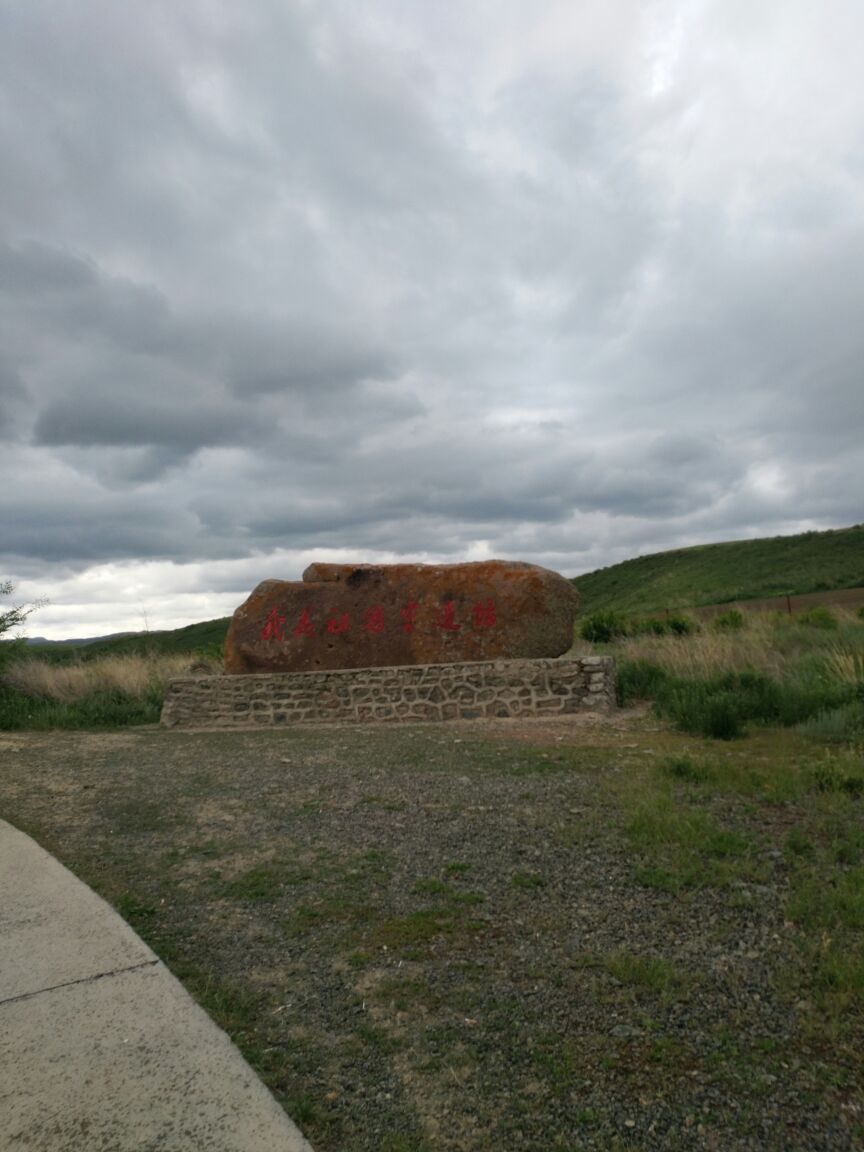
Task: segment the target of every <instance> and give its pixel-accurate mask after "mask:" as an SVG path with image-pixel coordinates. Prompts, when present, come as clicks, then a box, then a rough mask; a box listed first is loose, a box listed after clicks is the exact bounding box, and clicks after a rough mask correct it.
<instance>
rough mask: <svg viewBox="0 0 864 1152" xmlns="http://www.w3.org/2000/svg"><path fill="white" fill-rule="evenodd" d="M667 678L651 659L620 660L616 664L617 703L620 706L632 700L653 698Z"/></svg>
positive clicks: (666, 674)
mask: <svg viewBox="0 0 864 1152" xmlns="http://www.w3.org/2000/svg"><path fill="white" fill-rule="evenodd" d="M667 679H668V673H666V672H664V671H663V669H662V668H661V667H660V665H659V664H655V663H653V662H652V661H651V660H622V661H621V662H620V664H619V665H618V703H619V705H621V707H624V706H625V705H627V704H630V703H632V702H633V701H634V700H653V698H654V697H655V696H656V695H657V692H658V690H659V688H660V686H661V685H662V684H663V683H664V682H665V681H666V680H667Z"/></svg>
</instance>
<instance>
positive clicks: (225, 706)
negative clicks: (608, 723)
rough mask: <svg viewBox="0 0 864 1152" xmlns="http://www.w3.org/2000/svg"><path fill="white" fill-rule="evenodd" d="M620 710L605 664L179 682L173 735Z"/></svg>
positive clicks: (489, 664) (491, 665)
mask: <svg viewBox="0 0 864 1152" xmlns="http://www.w3.org/2000/svg"><path fill="white" fill-rule="evenodd" d="M614 706H615V664H614V661H613V660H612V659H611V658H609V657H608V656H588V657H583V658H582V659H578V660H573V659H567V658H566V657H565V658H562V659H559V660H493V661H482V662H477V663H470V664H420V665H409V666H406V667H399V668H347V669H340V670H339V671H331V672H289V673H275V674H268V675H258V674H255V675H244V676H187V677H184V678H182V679H179V680H172V681H171V682H170V683H169V685H168V688H167V691H166V694H165V704H164V707H163V709H162V724H163V725H165V726H166V727H169V728H257V727H262V728H263V727H272V726H279V725H288V724H326V723H346V722H348V723H351V722H354V723H368V722H370V721H371V722H378V721H382V720H386V721H391V720H397V721H409V722H410V721H421V720H474V719H481V718H488V717H499V716H503V717H507V716H547V715H548V716H557V715H564V714H565V713H575V712H583V711H588V710H591V711H597V710H604V709H610V708H614Z"/></svg>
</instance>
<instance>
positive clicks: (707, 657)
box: [579, 606, 864, 741]
mask: <svg viewBox="0 0 864 1152" xmlns="http://www.w3.org/2000/svg"><path fill="white" fill-rule="evenodd" d="M579 633H580V642H581V643H582V645H584V646H585V647H586V648H588V649H590V650H591V651H603V652H608V653H611V654H613V655H614V656H615V658H616V661H617V666H618V698H619V703H621V704H622V705H627V704H630V703H633V702H634V701H639V700H650V701H651V702H652V703H653V707H654V710H655V712H656V713H657V715H658V716H660V717H663V718H664V719H667V720H669V721H671V723H673V724H674V725H675V727H677V728H679V729H680V730H681V731H683V732H690V733H696V734H700V735H703V736H711V737H715V738H718V739H724V740H730V739H734V738H736V737H740V736H742V735H744V733H745V731H746V730H747V728H748V726H750V727H752V726H753V725H769V726H772V725H773V726H777V727H795V726H798V727H800V728H801V729H802V731H804V732H806V733H808V734H810V735H812V736H814V737H817V738H824V739H826V740H829V741H843V740H850V739H855V738H857V737H858V736H860V735H862V734H864V619H862V617H861V615H860V613H859V614H854V615H853V614H852V613H849V612H831V611H830V610H829V609H827V608H825V607H824V606H822V607H817V608H813V609H810V610H809V611H808V612H804V613H801V614H800V615H798V616H788V615H783V614H780V613H752V614H750V613H744V612H741V611H739V610H737V609H731V610H728V611H727V612H725V613H721V614H719V615H717V616H715V617H714V618H713V620H711V621H710V622H707V623H699V622H698V621H696V620H695V619H694V618H692V617H687V616H683V615H672V616H669V617H665V616H664V617H629V616H626V615H624V614H623V613H619V612H614V611H611V610H604V611H600V612H597V613H594V614H593V615H590V616H587V617H584V618H583V619H582V621H581V623H580V627H579Z"/></svg>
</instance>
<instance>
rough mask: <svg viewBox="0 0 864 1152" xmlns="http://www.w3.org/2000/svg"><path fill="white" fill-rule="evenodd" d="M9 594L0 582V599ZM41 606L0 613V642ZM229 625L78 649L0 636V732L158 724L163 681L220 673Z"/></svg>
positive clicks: (202, 626) (141, 635)
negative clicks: (195, 674) (223, 647)
mask: <svg viewBox="0 0 864 1152" xmlns="http://www.w3.org/2000/svg"><path fill="white" fill-rule="evenodd" d="M12 591H13V588H12V585H11V584H9V583H8V582H6V583H2V584H0V595H6V596H8V595H10V594H11V593H12ZM38 607H39V605H32V606H29V607H25V606H17V607H14V608H10V609H7V610H6V611H5V612H3V613H0V636H3V635H4V634H6V633H9V632H12V631H13V630H16V629H19V628H20V627H21V626H22V625H23V624H24V622H25V620H26V619H27V617H28V616H29V615H30V614H31V613H32V612H34V611H36V609H37V608H38ZM227 627H228V621H227V620H208V621H205V622H204V623H201V624H192V625H189V626H188V627H186V628H178V629H175V630H173V631H165V632H142V633H137V634H135V635H131V636H118V637H113V638H111V639H107V640H97V641H94V642H92V643H88V644H80V645H78V644H64V643H53V644H52V643H44V644H28V643H26V641H25V640H24V639H23V638H22V637H20V636H16V637H15V638H13V639H5V638H3V639H2V640H0V731H2V730H3V729H6V730H9V731H20V730H26V729H31V730H35V731H44V730H48V729H54V728H59V729H62V728H73V729H74V728H93V729H100V728H121V727H125V726H127V725H134V724H155V723H156V722H157V721H158V720H159V714H160V712H161V710H162V700H163V697H164V691H165V684H166V683H167V681H168V680H170V679H172V678H173V677H175V676H183V675H185V674H187V673H189V672H191V671H195V672H197V673H199V674H202V673H203V674H206V673H212V674H216V673H218V672H220V671H221V669H222V644H223V641H224V639H225V633H226V631H227Z"/></svg>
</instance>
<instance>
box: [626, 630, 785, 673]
mask: <svg viewBox="0 0 864 1152" xmlns="http://www.w3.org/2000/svg"><path fill="white" fill-rule="evenodd" d="M774 635H775V630H774V628H773V626H772V625H771V624H770V623H768V622H767V621H766V620H765V619H764V618H759V617H754V618H751V620H750V621H749V623H748V627H747V628H746V629H745V630H744V631H741V632H711V631H708V630H705V631H703V632H698V633H696V634H695V635H693V636H688V637H680V636H632V637H629V638H628V639H626V640H622V641H621V642H620V644H619V645H618V652H619V653H620V657H621V659H625V660H649V661H650V662H651V663H652V664H659V666H660V667H661V668H663V669H664V671H666V672H669V673H671V674H672V675H674V676H681V677H685V678H688V679H691V678H692V679H705V678H707V677H710V676H714V675H717V674H718V673H721V674H722V673H724V672H740V670H741V669H742V668H745V667H746V668H752V669H753V670H754V671H757V672H765V673H768V674H771V675H782V673H783V672H784V670H785V669H786V668H787V667H788V665H789V663H790V659H791V658H790V657H789V656H787V655H786V654H784V653H783V652H781V651H779V650H778V649H777V648H776V646H775V645H774V642H773V637H774ZM793 662H794V661H793Z"/></svg>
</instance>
